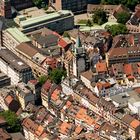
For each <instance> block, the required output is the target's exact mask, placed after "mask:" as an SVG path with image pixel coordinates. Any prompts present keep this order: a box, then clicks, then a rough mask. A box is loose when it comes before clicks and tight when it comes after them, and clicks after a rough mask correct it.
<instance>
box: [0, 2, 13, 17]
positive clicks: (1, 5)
mask: <svg viewBox="0 0 140 140" xmlns="http://www.w3.org/2000/svg"><path fill="white" fill-rule="evenodd" d="M0 15H1V16H3V17H5V18H11V17H12V10H11V3H10V0H1V1H0Z"/></svg>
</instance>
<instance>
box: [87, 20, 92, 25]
mask: <svg viewBox="0 0 140 140" xmlns="http://www.w3.org/2000/svg"><path fill="white" fill-rule="evenodd" d="M86 26H89V27H91V26H92V22H91V20H89V19H88V20H87V23H86Z"/></svg>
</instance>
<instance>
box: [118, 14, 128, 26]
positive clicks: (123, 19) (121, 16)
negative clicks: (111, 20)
mask: <svg viewBox="0 0 140 140" xmlns="http://www.w3.org/2000/svg"><path fill="white" fill-rule="evenodd" d="M129 19H130V14H129V13H127V12H121V13H118V14H117V22H118V23H122V24H125V23H126V22H127V21H128V20H129Z"/></svg>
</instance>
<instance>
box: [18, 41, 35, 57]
mask: <svg viewBox="0 0 140 140" xmlns="http://www.w3.org/2000/svg"><path fill="white" fill-rule="evenodd" d="M16 49H17V50H18V51H20V52H21V53H23V54H25V55H27V56H29V57H31V58H32V57H33V56H34V55H35V54H37V53H38V51H37V50H36V48H35V47H34V46H33V45H32V44H31V43H21V44H20V45H18V46H17V47H16Z"/></svg>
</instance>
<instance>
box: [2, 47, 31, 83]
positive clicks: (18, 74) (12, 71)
mask: <svg viewBox="0 0 140 140" xmlns="http://www.w3.org/2000/svg"><path fill="white" fill-rule="evenodd" d="M0 70H1V71H2V72H3V73H5V74H6V75H7V76H8V77H10V78H11V84H17V83H18V82H19V81H23V82H25V83H27V82H28V81H29V80H31V79H32V70H31V68H30V67H29V66H28V65H27V64H26V63H25V62H23V61H22V60H21V59H20V58H19V57H17V56H16V55H14V54H13V53H12V52H11V51H9V50H8V49H1V50H0Z"/></svg>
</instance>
